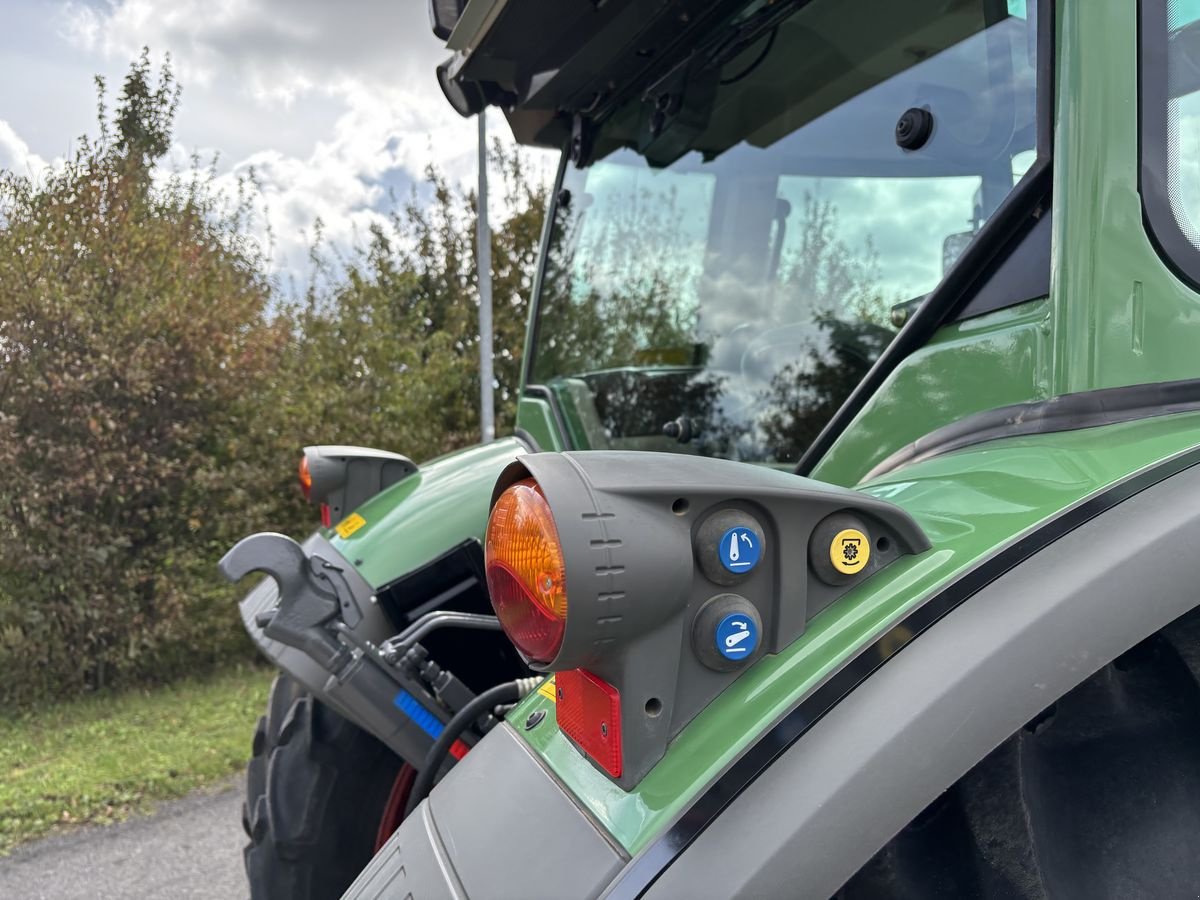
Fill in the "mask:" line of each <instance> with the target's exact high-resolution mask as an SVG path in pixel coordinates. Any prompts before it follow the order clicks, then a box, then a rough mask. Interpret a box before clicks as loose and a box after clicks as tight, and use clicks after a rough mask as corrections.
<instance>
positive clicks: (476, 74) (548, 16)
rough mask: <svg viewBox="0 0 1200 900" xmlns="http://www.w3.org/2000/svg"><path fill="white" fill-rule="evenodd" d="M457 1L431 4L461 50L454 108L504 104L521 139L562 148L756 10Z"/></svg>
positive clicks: (454, 68) (451, 89)
mask: <svg viewBox="0 0 1200 900" xmlns="http://www.w3.org/2000/svg"><path fill="white" fill-rule="evenodd" d="M459 2H461V0H459ZM448 3H449V4H450V6H451V7H452V11H451V12H450V13H449V14H447V12H446V10H445V7H446V6H447V4H448ZM454 4H455V0H431V9H430V17H431V20H432V21H433V22H434V26H435V27H434V31H435V34H439V36H442V37H443V38H444V39H445V40H446V46H447V48H448V49H449V50H451V51H452V52H453V56H451V57H450V58H449V59H448V60H446V61H445V62H444V63H443V64H442V65H441V66H439V68H438V79H439V82H440V83H441V85H442V89H443V91H445V93H446V95H447V98H448V99H449V100H450V102H451V104H452V105H453V106H454V107H455V108H456V109H457V110H458V111H459V112H460V113H462V114H463V115H474V114H476V113H478V112H479V111H480V110H482V109H483V108H484V107H485V106H487V105H495V106H499V107H500V108H501V109H503V110H504V113H505V115H506V116H507V118H508V120H509V123H510V125H511V126H512V130H513V134H514V136H515V137H516V139H517V141H518V142H520V143H522V144H528V145H534V146H544V147H554V148H561V147H562V146H564V145H565V144H566V142H567V140H568V139H569V138H572V136H573V135H574V136H575V137H576V139H577V140H582V138H581V136H580V134H579V132H580V131H581V130H586V128H587V126H588V125H589V123H591V124H594V123H596V122H599V121H602V120H603V119H604V118H605V117H606V116H607V115H608V114H610V113H611V112H612V111H613V110H614V109H615V108H617V107H618V106H620V105H621V104H622V103H624V102H626V101H627V100H628V99H630V98H631V97H633V96H636V95H637V94H638V93H639V92H642V91H644V90H645V89H646V88H648V87H650V86H652V85H653V84H655V83H656V82H658V81H660V80H662V79H663V78H665V77H667V76H668V75H669V74H670V72H671V71H672V69H673V68H674V67H676V66H678V65H680V60H682V59H686V57H687V56H688V52H689V48H691V47H693V46H695V45H696V43H697V41H698V40H699V39H700V38H701V37H702V36H703V35H706V34H710V33H711V32H712V29H713V28H715V27H716V26H717V25H719V24H721V23H722V22H726V21H728V20H729V19H730V17H731V16H733V15H734V14H735V13H736V12H737V11H739V10H743V9H745V8H747V0H716V2H714V0H469V2H467V3H466V4H465V6H461V7H457V6H454ZM751 5H752V6H753V5H756V4H751ZM761 5H763V6H777V7H788V8H791V7H794V6H795V5H796V4H795V2H786V0H785V2H777V3H762V4H761ZM437 7H442V8H443V9H442V10H441V11H440V12H438V11H435V10H436V8H437ZM439 15H440V16H441V18H440V19H439ZM447 15H448V16H449V18H447ZM455 16H457V18H456V20H455ZM451 24H452V28H450V27H449V26H450V25H451Z"/></svg>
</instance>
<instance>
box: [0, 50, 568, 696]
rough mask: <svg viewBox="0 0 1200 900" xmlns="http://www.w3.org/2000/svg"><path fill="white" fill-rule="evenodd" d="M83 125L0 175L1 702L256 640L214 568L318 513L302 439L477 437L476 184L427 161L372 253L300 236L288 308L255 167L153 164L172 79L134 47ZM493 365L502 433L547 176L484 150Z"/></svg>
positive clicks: (445, 440) (242, 649) (188, 661)
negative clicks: (266, 242) (38, 164)
mask: <svg viewBox="0 0 1200 900" xmlns="http://www.w3.org/2000/svg"><path fill="white" fill-rule="evenodd" d="M99 87H100V119H101V128H100V135H99V138H98V139H96V140H95V141H89V140H87V139H83V140H81V141H80V143H79V145H78V147H77V149H76V151H75V153H74V154H73V155H72V157H71V159H69V160H68V161H67V162H66V164H65V165H64V166H63V167H62V168H61V169H58V170H55V171H53V172H51V173H50V174H47V175H45V176H42V178H41V179H40V180H37V181H34V180H31V179H29V178H23V177H20V176H18V175H16V174H14V173H8V172H4V173H0V471H3V472H4V478H3V479H0V703H3V704H13V703H28V702H30V701H32V700H36V699H39V698H42V697H47V696H69V695H72V694H76V693H79V692H80V691H83V690H90V689H97V688H101V687H104V686H107V685H131V684H137V683H144V682H149V681H163V680H168V679H171V678H174V677H177V676H178V675H180V674H184V673H192V672H196V671H202V670H205V669H209V668H212V667H214V666H217V665H219V664H222V663H224V662H226V661H228V660H230V659H238V658H247V657H248V656H249V655H250V654H251V652H252V651H251V648H250V645H249V641H248V639H247V638H246V637H245V635H244V633H243V630H242V627H241V623H240V620H239V618H238V615H237V612H236V608H235V600H236V598H237V597H238V595H239V591H238V590H236V589H231V588H230V587H229V586H228V585H226V584H224V583H223V582H221V581H220V580H219V577H218V575H217V573H216V567H215V563H216V561H217V559H219V558H220V556H221V555H222V554H223V553H224V552H225V550H227V549H228V548H229V546H231V545H232V544H233V543H234V542H235V541H236V540H237V539H238V538H240V537H242V536H243V535H244V534H246V533H247V532H249V531H252V530H265V529H271V530H278V531H284V532H289V533H293V534H302V533H303V532H304V531H305V530H306V529H307V528H310V527H311V525H312V524H313V523H314V519H315V516H314V511H312V510H311V509H308V508H307V507H305V506H304V505H303V504H302V502H301V500H300V498H299V492H298V490H297V487H296V483H295V460H296V459H297V457H298V454H299V449H300V447H302V446H303V445H305V444H309V443H353V444H364V445H368V446H378V447H384V448H389V449H395V450H399V451H401V452H405V453H407V454H409V455H411V456H413V457H416V458H418V459H423V458H428V457H430V456H433V455H437V454H439V453H442V452H445V451H448V450H451V449H454V448H455V447H458V446H462V445H466V444H470V443H474V442H475V441H477V440H478V412H477V403H478V401H477V397H478V394H479V384H478V324H477V322H478V305H477V304H478V301H477V297H478V293H477V287H476V273H475V269H474V252H473V251H474V248H473V235H474V225H475V209H474V199H473V197H472V196H471V195H469V194H463V193H461V192H459V191H456V190H454V189H453V188H452V187H451V186H450V185H449V184H448V183H447V182H446V180H445V179H444V178H443V177H442V176H441V175H439V174H438V173H437V172H435V171H433V170H431V171H430V172H429V173H428V180H429V187H430V188H431V190H432V193H433V202H432V203H430V204H426V205H420V204H418V203H417V202H416V200H415V199H414V200H412V201H410V202H409V203H408V204H407V205H405V206H404V207H403V208H402V209H401V210H400V212H398V213H397V214H396V215H395V216H393V217H392V219H391V221H390V223H389V224H388V225H387V226H386V227H381V228H376V229H374V230H373V231H372V233H371V235H370V240H369V242H368V243H367V245H366V246H365V247H363V248H361V249H360V250H358V251H356V252H354V253H352V254H351V256H350V257H349V258H348V259H342V260H337V259H336V258H331V256H330V254H329V253H327V252H325V251H323V249H322V248H321V247H320V246H318V247H317V248H315V249H314V261H315V264H316V266H317V268H316V271H315V273H314V278H313V280H312V285H311V286H310V288H309V290H308V292H307V294H306V295H305V296H304V297H303V298H302V299H301V300H300V301H298V302H294V303H289V302H288V301H287V300H286V299H285V298H284V297H282V296H281V295H280V292H279V291H278V290H276V288H275V285H274V284H273V283H272V282H271V280H270V279H269V277H268V276H267V274H266V271H267V267H266V260H265V258H264V256H263V254H262V252H261V250H260V249H259V247H258V246H257V244H256V243H255V242H253V241H252V240H250V239H248V238H247V237H246V235H247V234H248V233H249V230H250V228H249V226H250V225H251V224H252V221H251V220H252V217H253V215H254V204H253V198H254V196H255V195H254V191H253V185H252V184H244V185H242V189H241V190H239V192H238V196H237V197H235V198H225V197H222V196H220V195H219V194H218V193H216V192H215V191H214V189H213V186H212V185H213V176H214V173H213V172H212V171H211V170H209V171H199V173H198V174H196V175H194V176H190V177H187V178H182V177H178V176H177V177H173V178H168V177H165V176H164V175H163V173H161V172H160V171H159V170H158V169H157V168H156V164H157V161H158V160H159V159H160V158H161V157H162V156H163V155H164V153H165V152H166V150H167V149H168V147H169V146H170V139H171V127H172V123H173V120H174V115H175V111H176V108H177V105H178V102H179V89H178V86H177V85H176V84H175V81H174V79H173V76H172V74H171V70H170V67H169V65H168V64H164V65H163V66H162V67H161V69H160V71H159V72H158V74H157V78H156V77H155V76H154V73H153V72H152V70H151V66H150V62H149V56H148V54H147V53H143V54H142V56H141V58H140V59H139V60H137V61H136V62H135V63H134V64H133V65H132V67H131V68H130V71H129V74H128V76H127V77H126V79H125V81H124V86H123V90H122V93H121V95H120V97H119V99H118V102H117V104H116V107H115V110H114V112H113V114H112V115H111V117H110V116H109V114H108V112H107V110H106V108H105V106H104V93H103V84H102V83H100V84H99ZM497 154H498V156H497V158H498V160H499V164H500V168H501V170H502V172H503V175H504V184H505V186H506V188H507V195H508V196H507V200H508V203H507V206H508V208H509V209H511V210H513V212H512V214H511V215H510V216H509V217H508V218H507V219H506V220H505V221H503V222H502V223H500V226H499V227H498V228H497V229H496V231H495V233H494V235H493V248H492V253H493V261H494V262H493V266H494V276H493V278H494V293H495V298H496V300H495V304H496V314H495V324H496V329H495V330H496V341H495V346H496V353H497V360H496V377H497V381H498V382H499V388H500V390H499V392H498V399H499V401H500V402H499V410H498V412H499V415H498V419H499V422H500V424H501V427H504V426H505V425H507V424H511V421H512V418H513V413H514V407H515V395H516V388H517V384H518V382H519V360H520V347H521V344H522V340H523V336H524V322H525V317H526V309H527V304H528V298H529V294H530V287H531V284H530V282H531V277H532V272H533V263H534V259H535V256H536V253H537V244H538V235H539V232H540V227H541V218H542V208H543V206H544V205H545V199H546V194H545V190H544V189H543V188H540V187H534V186H532V185H531V183H530V180H529V179H528V178H527V176H526V173H525V172H524V171H523V169H522V167H521V163H520V160H519V158H517V157H515V156H509V155H505V154H503V153H500V152H499V151H497Z"/></svg>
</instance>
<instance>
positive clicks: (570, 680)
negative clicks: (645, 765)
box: [554, 669, 621, 778]
mask: <svg viewBox="0 0 1200 900" xmlns="http://www.w3.org/2000/svg"><path fill="white" fill-rule="evenodd" d="M554 683H555V685H556V686H557V687H558V703H557V704H556V709H557V713H556V715H557V718H558V727H559V728H561V729H562V731H563V733H564V734H566V735H567V737H569V738H570V739H571V740H573V741H574V742H575V743H576V744H578V745H579V748H580V749H581V750H583V752H584V753H586V754H587V755H588V756H590V757H591V758H592V759H593V760H595V761H596V763H597V764H598V765H599V766H600V768H602V769H603V770H604V771H605V772H607V773H608V774H609V775H611V776H612V777H613V778H620V777H621V695H620V694H619V693H618V692H617V689H616V688H615V687H613V686H612V685H611V684H608V683H607V682H604V681H601V680H600V679H599V678H597V677H596V676H595V675H593V674H592V673H591V672H587V671H584V670H583V669H570V670H568V671H566V672H557V673H555V676H554Z"/></svg>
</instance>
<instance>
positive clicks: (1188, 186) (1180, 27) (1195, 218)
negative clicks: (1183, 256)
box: [1167, 0, 1200, 248]
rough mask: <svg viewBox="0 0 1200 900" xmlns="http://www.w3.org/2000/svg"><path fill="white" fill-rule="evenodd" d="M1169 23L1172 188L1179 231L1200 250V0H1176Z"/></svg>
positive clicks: (1169, 187)
mask: <svg viewBox="0 0 1200 900" xmlns="http://www.w3.org/2000/svg"><path fill="white" fill-rule="evenodd" d="M1167 22H1168V28H1169V30H1170V38H1169V40H1168V43H1167V73H1168V74H1167V81H1168V94H1169V98H1170V99H1169V100H1168V103H1169V108H1168V115H1167V134H1168V138H1167V175H1168V178H1167V191H1168V193H1169V194H1170V200H1171V208H1172V210H1173V212H1174V213H1175V218H1176V220H1177V221H1178V223H1179V228H1180V230H1181V231H1182V232H1183V233H1184V236H1185V237H1187V239H1188V240H1189V241H1190V242H1191V243H1192V245H1193V246H1195V247H1198V248H1200V229H1198V228H1197V223H1200V0H1172V2H1170V3H1168V4H1167Z"/></svg>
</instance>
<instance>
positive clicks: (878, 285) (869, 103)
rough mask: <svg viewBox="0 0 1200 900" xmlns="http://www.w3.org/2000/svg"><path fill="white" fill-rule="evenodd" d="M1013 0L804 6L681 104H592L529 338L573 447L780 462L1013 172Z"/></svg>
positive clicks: (980, 219) (1026, 141) (853, 0)
mask: <svg viewBox="0 0 1200 900" xmlns="http://www.w3.org/2000/svg"><path fill="white" fill-rule="evenodd" d="M771 7H772V4H762V3H757V4H750V5H749V6H748V7H747V10H746V11H745V13H744V15H743V16H742V17H741V18H740V19H735V20H734V22H735V23H736V22H739V21H752V20H753V18H754V16H756V15H761V14H763V13H764V12H767V13H769V12H770V11H771ZM1027 7H1028V9H1027ZM1033 8H1034V4H1033V2H1028V3H1026V2H1012V0H1010V2H1009V3H1008V4H1007V6H1006V5H1005V4H1003V3H1002V4H996V3H995V2H994V0H966V2H958V3H955V4H953V12H952V13H948V12H947V5H946V4H945V3H944V2H943V0H914V2H911V3H903V4H896V3H881V2H878V0H814V2H812V3H809V4H807V5H805V6H804V7H802V8H801V9H800V10H799V11H798V12H796V13H794V14H793V15H792V16H791V17H790V18H788V19H786V20H784V21H783V22H782V23H780V24H778V25H776V26H774V28H773V29H772V30H771V31H769V32H768V33H765V34H762V35H758V36H756V37H754V38H753V39H749V40H748V42H747V44H746V47H745V49H744V51H743V52H741V53H739V54H738V55H737V56H734V57H732V58H730V59H729V60H728V61H726V62H724V63H723V64H722V66H721V69H720V72H719V82H718V83H717V84H718V85H719V86H714V87H713V88H712V93H709V94H707V95H704V96H705V97H707V99H706V101H705V102H704V103H702V104H701V105H700V108H699V109H698V110H691V109H689V110H687V114H686V115H680V116H678V117H677V119H676V120H675V121H674V122H668V123H666V126H665V127H664V128H659V130H658V131H657V132H654V133H652V134H650V135H649V137H648V136H647V132H646V124H645V123H646V116H645V115H644V110H642V109H640V108H636V107H635V108H631V109H630V110H629V111H628V112H627V114H624V115H623V114H620V113H619V114H618V115H617V116H615V117H614V120H613V121H611V122H610V123H608V124H607V125H606V126H605V130H604V131H602V133H601V134H600V135H599V137H598V141H599V142H600V143H601V144H605V145H606V146H607V147H608V148H609V149H607V150H606V152H604V153H603V154H601V155H602V159H600V161H598V162H596V163H594V164H593V165H591V166H589V167H587V168H583V169H580V168H576V167H574V166H571V165H568V166H567V168H566V172H565V175H564V179H563V184H562V188H563V190H562V191H561V192H560V194H559V196H560V198H562V200H563V202H561V203H559V205H558V207H557V208H556V210H555V213H554V215H555V218H554V221H553V223H552V229H551V234H550V244H549V252H548V257H547V265H546V269H545V272H544V275H543V278H542V288H541V294H540V296H539V298H538V312H537V322H536V330H535V341H534V345H533V347H532V350H531V352H532V354H533V359H532V362H531V367H530V373H529V374H530V381H531V382H532V383H536V384H541V385H544V386H546V387H547V388H549V389H550V390H551V391H552V392H553V393H554V394H555V395H556V397H557V400H558V403H559V405H560V407H561V409H562V410H563V412H564V418H565V420H566V422H567V424H568V427H569V428H570V429H571V431H572V438H573V439H574V442H575V443H576V445H578V446H581V447H586V448H595V449H654V450H671V451H676V452H684V453H702V454H706V455H713V456H722V457H727V458H733V459H740V460H749V461H757V462H768V463H779V464H791V463H794V462H795V461H796V460H797V459H798V458H799V456H800V454H801V453H803V451H804V450H805V449H806V448H807V446H808V445H809V444H810V443H811V442H812V440H813V439H814V438H815V437H816V435H817V434H818V433H819V432H820V430H821V429H822V428H823V427H824V425H825V423H826V422H827V421H828V420H829V418H830V417H831V416H832V415H833V413H834V412H835V411H836V410H837V409H838V407H839V406H840V405H841V404H842V402H843V401H844V400H845V399H846V397H847V396H848V395H849V393H850V391H851V390H853V388H854V387H855V385H856V384H857V383H858V382H859V381H860V380H861V379H862V377H863V375H865V374H866V372H867V370H868V369H869V368H870V367H871V365H872V364H873V363H874V361H875V360H876V358H877V357H878V356H879V354H880V353H881V352H882V351H883V350H884V348H885V347H886V346H887V345H888V343H889V341H890V340H891V338H892V336H893V329H892V326H891V324H890V323H891V310H892V307H893V306H895V305H898V304H904V303H909V302H911V301H914V300H919V298H921V297H923V296H924V295H925V294H927V293H928V292H929V291H931V290H932V289H933V288H934V287H935V286H936V285H937V284H938V282H939V281H940V280H941V278H942V276H943V274H944V273H945V271H946V270H947V268H948V267H949V266H950V265H952V264H953V262H954V261H955V260H956V259H957V258H958V256H959V255H960V254H961V253H962V251H963V249H964V248H965V247H966V246H967V245H968V244H969V243H970V242H971V240H972V239H973V238H974V236H975V235H976V234H977V233H978V231H979V229H980V227H981V226H982V225H983V224H984V223H985V222H986V221H987V220H988V218H989V217H990V216H991V215H992V214H993V212H994V211H995V210H996V208H997V207H998V206H999V204H1000V203H1001V202H1002V201H1003V200H1004V198H1005V197H1006V196H1007V195H1008V194H1009V192H1010V191H1011V190H1012V188H1013V186H1014V185H1015V184H1016V182H1017V181H1018V180H1019V179H1020V177H1021V175H1022V174H1023V173H1024V172H1025V170H1026V169H1027V168H1028V167H1029V166H1030V165H1031V164H1032V162H1033V160H1034V158H1035V155H1036V154H1035V152H1034V148H1035V147H1036V116H1035V94H1036V91H1035V67H1036V58H1035V53H1036V46H1037V41H1036V35H1035V24H1034V23H1035V20H1036V16H1034V15H1032V12H1033ZM694 93H702V92H701V91H699V90H697V91H696V92H694ZM686 96H687V95H686V94H685V97H686ZM685 102H686V101H685ZM906 114H908V115H909V117H910V118H913V117H915V120H916V126H917V127H924V128H925V129H926V131H925V137H924V139H923V140H921V141H919V142H914V143H912V144H909V145H906V146H901V145H900V141H898V138H897V134H898V131H897V129H898V125H899V124H900V122H901V120H902V118H904V117H905V116H906ZM910 124H911V123H910ZM672 129H674V131H673V130H672ZM631 145H632V146H637V147H639V148H640V150H641V152H635V150H634V149H631ZM647 157H649V159H650V161H648V160H647ZM652 163H653V164H652Z"/></svg>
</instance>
